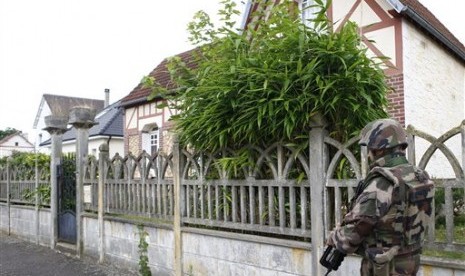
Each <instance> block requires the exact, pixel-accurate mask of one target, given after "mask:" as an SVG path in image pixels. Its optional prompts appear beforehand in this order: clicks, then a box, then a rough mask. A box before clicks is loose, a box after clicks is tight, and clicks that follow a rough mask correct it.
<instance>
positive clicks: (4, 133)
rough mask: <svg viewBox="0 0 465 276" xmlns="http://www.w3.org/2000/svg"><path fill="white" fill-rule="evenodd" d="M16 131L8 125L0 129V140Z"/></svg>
mask: <svg viewBox="0 0 465 276" xmlns="http://www.w3.org/2000/svg"><path fill="white" fill-rule="evenodd" d="M16 132H18V130H16V129H14V128H10V127H7V128H6V129H5V130H0V140H2V139H3V138H5V137H7V136H9V135H11V134H14V133H16Z"/></svg>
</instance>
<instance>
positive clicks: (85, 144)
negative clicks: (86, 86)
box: [69, 107, 96, 258]
mask: <svg viewBox="0 0 465 276" xmlns="http://www.w3.org/2000/svg"><path fill="white" fill-rule="evenodd" d="M95 113H96V111H95V109H92V108H88V107H73V108H72V109H71V111H70V114H69V123H70V124H71V125H72V126H73V127H74V128H75V129H76V228H77V229H76V230H77V233H76V253H77V255H78V257H79V258H81V257H82V252H83V241H82V236H83V229H82V213H83V202H82V201H83V184H84V162H85V161H86V158H87V154H88V151H89V128H91V127H92V126H93V125H95V124H96V123H95V122H94V118H95Z"/></svg>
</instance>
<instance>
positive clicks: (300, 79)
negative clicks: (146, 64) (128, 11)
mask: <svg viewBox="0 0 465 276" xmlns="http://www.w3.org/2000/svg"><path fill="white" fill-rule="evenodd" d="M269 2H274V1H269ZM316 2H317V4H318V6H319V7H320V9H321V11H320V12H319V13H318V14H317V16H316V19H315V20H313V22H312V24H311V25H312V27H307V26H306V24H304V23H303V22H302V21H301V19H300V17H299V16H297V15H296V14H298V13H293V12H289V11H290V7H292V5H294V2H293V1H281V2H280V4H277V5H274V6H273V7H270V8H271V10H270V13H269V16H267V15H268V13H267V14H259V13H260V9H259V11H258V12H257V14H255V15H254V16H257V18H260V20H258V21H257V22H258V23H257V24H258V26H256V25H254V26H253V27H249V28H248V29H247V30H245V31H239V32H238V31H237V30H234V27H233V24H234V22H233V20H232V19H231V18H232V15H234V14H235V13H237V11H235V6H234V5H235V4H234V3H233V2H230V1H224V2H223V4H224V8H223V9H222V10H221V11H220V14H221V15H222V17H223V20H222V22H223V23H224V24H223V25H222V26H221V27H219V28H215V26H214V25H213V24H212V23H211V22H210V19H209V17H208V15H206V14H205V13H203V12H200V13H198V14H197V16H196V17H195V19H194V21H193V22H192V23H191V24H190V25H189V30H190V31H191V37H190V39H191V41H192V42H193V43H194V44H196V45H199V46H198V48H197V49H196V50H194V51H193V52H192V57H191V58H192V59H193V60H194V61H195V64H196V66H194V67H195V68H192V66H188V64H187V63H186V60H182V59H181V58H179V57H173V58H171V60H170V63H169V66H168V67H169V70H170V74H171V77H172V79H173V81H174V82H175V83H176V85H177V89H176V90H174V91H173V90H170V91H167V90H166V89H165V88H163V87H160V86H159V85H158V84H157V80H156V79H153V78H146V79H145V83H146V85H148V86H151V87H152V88H153V92H152V95H151V97H150V98H153V97H157V96H163V97H165V98H166V99H168V100H169V101H168V102H170V104H171V107H172V108H175V109H178V110H179V111H180V113H179V115H176V116H174V117H173V120H174V121H175V123H176V124H175V126H176V130H177V131H178V133H179V136H180V140H181V142H182V143H184V144H189V145H191V146H193V147H194V148H196V149H200V150H210V151H216V150H219V149H222V148H226V147H228V148H232V149H238V148H242V147H243V146H245V145H248V144H253V145H258V146H263V145H270V144H272V143H274V142H278V141H281V142H286V143H291V144H297V145H304V144H305V143H307V141H308V132H309V130H310V127H311V122H312V119H313V118H314V117H315V116H316V115H317V114H320V115H322V116H323V117H324V119H325V120H326V121H327V122H328V129H329V131H330V133H331V135H332V136H333V137H335V138H337V139H340V140H346V139H347V138H348V137H351V136H352V135H354V134H356V133H357V132H358V131H359V130H360V129H361V128H362V127H363V126H364V125H365V124H366V123H368V122H369V121H372V120H374V119H378V118H382V117H386V116H387V113H386V111H385V110H386V105H387V97H386V94H387V91H388V87H387V85H386V83H385V76H384V73H383V70H382V69H381V68H380V65H379V64H380V60H375V59H372V58H370V57H368V56H367V54H366V49H365V48H364V47H363V46H362V44H361V41H360V37H359V35H358V28H357V26H356V25H355V24H354V23H347V24H346V25H345V26H344V27H343V28H341V30H340V31H338V32H333V31H332V24H331V23H330V21H329V20H328V19H327V17H326V13H325V12H326V8H327V6H325V5H324V4H323V3H322V1H316ZM327 5H330V1H328V3H327ZM265 17H268V19H267V20H266V21H265V20H264V19H263V18H265Z"/></svg>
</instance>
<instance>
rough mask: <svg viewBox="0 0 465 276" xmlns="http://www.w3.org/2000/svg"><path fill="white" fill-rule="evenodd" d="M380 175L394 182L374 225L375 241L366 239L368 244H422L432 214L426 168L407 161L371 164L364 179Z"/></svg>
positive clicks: (431, 193) (405, 245) (431, 186)
mask: <svg viewBox="0 0 465 276" xmlns="http://www.w3.org/2000/svg"><path fill="white" fill-rule="evenodd" d="M379 176H382V177H384V178H386V179H387V180H389V181H390V182H392V183H393V184H394V189H393V193H392V203H391V207H390V208H389V210H388V212H387V213H386V214H385V215H384V216H383V217H381V218H380V221H379V223H378V225H377V226H376V230H375V233H374V237H373V238H374V240H371V239H369V240H368V241H367V242H368V244H367V246H368V247H371V246H376V247H392V246H395V245H398V246H400V248H401V250H402V249H403V248H406V249H407V248H419V247H421V244H422V241H423V240H424V236H425V231H426V228H427V227H428V225H429V223H430V218H431V215H432V201H433V198H434V184H433V182H432V181H431V179H430V178H429V176H428V174H427V173H426V172H425V171H423V170H420V169H418V168H416V167H415V166H412V165H410V164H402V165H398V166H395V167H390V168H389V167H374V168H373V169H372V170H371V171H370V173H369V175H368V177H367V182H369V181H370V180H371V179H373V178H376V177H379ZM370 240H371V241H370ZM370 243H371V244H370ZM373 243H375V244H373Z"/></svg>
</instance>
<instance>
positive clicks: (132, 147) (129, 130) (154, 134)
mask: <svg viewBox="0 0 465 276" xmlns="http://www.w3.org/2000/svg"><path fill="white" fill-rule="evenodd" d="M191 52H192V50H190V51H186V52H184V53H181V54H179V55H178V56H179V57H180V58H181V59H182V60H183V61H184V62H185V63H186V64H188V65H189V66H193V62H192V59H191ZM167 64H168V59H164V60H163V61H162V62H161V63H160V64H159V65H158V66H157V67H155V69H153V70H152V72H150V74H149V75H150V76H152V77H155V79H156V80H157V82H158V83H159V84H160V85H161V86H163V87H166V88H167V89H173V88H175V85H174V83H173V82H172V81H171V77H170V75H169V73H168V69H167ZM150 93H151V90H150V88H147V87H144V86H143V84H142V83H140V84H138V85H137V86H136V87H135V88H134V89H133V90H132V91H131V93H129V94H128V95H127V96H126V97H124V98H123V99H122V100H121V106H122V107H123V108H124V109H125V111H124V113H125V116H124V140H125V141H124V152H125V153H128V152H130V153H132V154H134V155H138V154H140V153H141V152H142V151H143V150H145V151H146V152H148V153H151V154H152V153H154V152H156V151H158V150H162V151H164V152H170V149H169V147H170V145H171V143H170V140H171V139H172V135H170V132H169V130H170V128H171V122H170V121H169V118H170V117H171V116H172V115H173V114H175V113H176V110H171V109H169V108H168V107H161V106H160V105H161V104H163V103H164V102H163V100H162V99H161V98H160V97H156V98H154V99H153V100H151V101H148V100H147V96H149V95H150Z"/></svg>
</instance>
